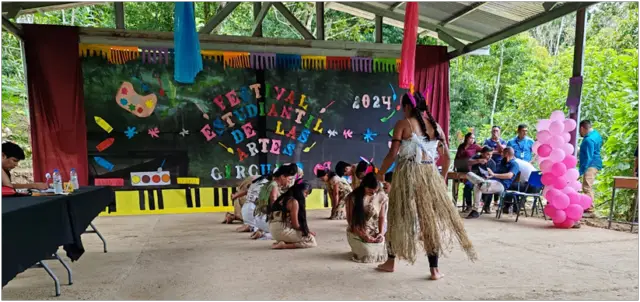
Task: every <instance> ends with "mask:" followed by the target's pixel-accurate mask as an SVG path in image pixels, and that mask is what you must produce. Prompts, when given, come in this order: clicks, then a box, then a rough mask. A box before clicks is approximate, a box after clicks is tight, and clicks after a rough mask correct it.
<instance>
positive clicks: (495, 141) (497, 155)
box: [484, 126, 507, 163]
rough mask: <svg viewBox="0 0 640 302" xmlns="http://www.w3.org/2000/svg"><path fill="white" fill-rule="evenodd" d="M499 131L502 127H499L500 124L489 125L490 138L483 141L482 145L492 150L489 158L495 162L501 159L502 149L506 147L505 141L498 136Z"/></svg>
mask: <svg viewBox="0 0 640 302" xmlns="http://www.w3.org/2000/svg"><path fill="white" fill-rule="evenodd" d="M501 131H502V129H500V126H493V127H491V138H487V139H486V140H485V141H484V145H485V146H487V147H489V148H491V149H492V150H493V155H491V159H493V161H494V162H496V163H499V162H500V161H501V160H502V151H503V150H504V148H506V147H507V141H505V140H503V139H502V138H501V137H500V132H501Z"/></svg>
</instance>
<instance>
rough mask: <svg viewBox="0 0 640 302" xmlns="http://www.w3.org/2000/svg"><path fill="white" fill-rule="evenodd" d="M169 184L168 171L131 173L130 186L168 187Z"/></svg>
mask: <svg viewBox="0 0 640 302" xmlns="http://www.w3.org/2000/svg"><path fill="white" fill-rule="evenodd" d="M170 184H171V176H170V174H169V171H150V172H131V185H132V186H138V187H144V186H168V185H170Z"/></svg>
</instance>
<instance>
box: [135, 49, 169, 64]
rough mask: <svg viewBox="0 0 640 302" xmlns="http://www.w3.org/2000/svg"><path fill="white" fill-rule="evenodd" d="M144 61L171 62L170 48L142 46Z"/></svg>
mask: <svg viewBox="0 0 640 302" xmlns="http://www.w3.org/2000/svg"><path fill="white" fill-rule="evenodd" d="M140 54H141V57H142V63H150V64H169V49H168V48H151V47H140Z"/></svg>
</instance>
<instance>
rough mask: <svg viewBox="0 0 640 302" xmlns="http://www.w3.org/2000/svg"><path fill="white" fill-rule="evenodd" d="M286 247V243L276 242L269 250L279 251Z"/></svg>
mask: <svg viewBox="0 0 640 302" xmlns="http://www.w3.org/2000/svg"><path fill="white" fill-rule="evenodd" d="M286 246H287V243H286V242H284V241H278V242H276V243H274V244H272V245H271V248H272V249H274V250H281V249H283V248H285V247H286Z"/></svg>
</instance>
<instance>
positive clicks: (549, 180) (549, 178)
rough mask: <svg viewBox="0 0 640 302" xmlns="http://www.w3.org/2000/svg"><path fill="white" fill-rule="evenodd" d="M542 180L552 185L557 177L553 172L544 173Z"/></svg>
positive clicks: (547, 184)
mask: <svg viewBox="0 0 640 302" xmlns="http://www.w3.org/2000/svg"><path fill="white" fill-rule="evenodd" d="M540 182H542V184H543V185H545V186H551V185H553V183H554V182H555V177H554V176H553V174H551V173H543V174H542V177H541V178H540Z"/></svg>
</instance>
